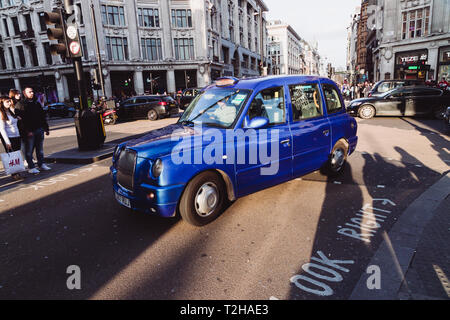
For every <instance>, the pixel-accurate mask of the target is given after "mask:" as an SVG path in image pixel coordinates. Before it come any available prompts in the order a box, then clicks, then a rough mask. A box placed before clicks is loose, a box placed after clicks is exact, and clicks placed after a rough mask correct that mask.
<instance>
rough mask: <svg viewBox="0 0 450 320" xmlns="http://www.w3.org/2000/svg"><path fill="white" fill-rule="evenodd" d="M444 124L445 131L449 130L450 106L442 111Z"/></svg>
mask: <svg viewBox="0 0 450 320" xmlns="http://www.w3.org/2000/svg"><path fill="white" fill-rule="evenodd" d="M444 125H445V128H446V129H447V131H449V130H450V106H449V107H447V109H446V110H445V113H444Z"/></svg>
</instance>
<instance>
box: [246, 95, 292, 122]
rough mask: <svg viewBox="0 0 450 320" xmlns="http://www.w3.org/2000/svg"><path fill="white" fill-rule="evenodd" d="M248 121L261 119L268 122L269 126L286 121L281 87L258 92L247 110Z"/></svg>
mask: <svg viewBox="0 0 450 320" xmlns="http://www.w3.org/2000/svg"><path fill="white" fill-rule="evenodd" d="M248 117H249V119H250V120H251V119H253V118H256V117H263V118H267V119H268V120H269V125H275V124H282V123H285V121H286V113H285V101H284V90H283V87H277V88H270V89H265V90H263V91H260V92H259V93H258V94H257V95H256V96H255V97H254V98H253V101H252V103H251V105H250V107H249V109H248Z"/></svg>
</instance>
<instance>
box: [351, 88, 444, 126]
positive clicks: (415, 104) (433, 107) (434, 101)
mask: <svg viewBox="0 0 450 320" xmlns="http://www.w3.org/2000/svg"><path fill="white" fill-rule="evenodd" d="M447 105H450V94H448V93H447V92H444V91H442V90H440V89H436V88H431V87H425V86H415V87H401V88H397V89H394V90H391V91H388V92H386V93H385V94H383V95H381V96H378V97H369V98H362V99H356V100H353V101H351V102H350V104H349V106H348V107H347V112H348V113H349V114H351V115H354V116H359V117H360V118H363V119H370V118H373V117H374V116H375V115H380V116H381V115H382V116H415V115H431V116H434V117H436V118H439V117H440V116H441V115H442V111H443V109H444V107H446V106H447Z"/></svg>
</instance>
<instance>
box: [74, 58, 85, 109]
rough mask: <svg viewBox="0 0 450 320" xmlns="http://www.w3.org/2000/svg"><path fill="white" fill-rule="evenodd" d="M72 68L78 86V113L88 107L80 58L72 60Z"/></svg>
mask: <svg viewBox="0 0 450 320" xmlns="http://www.w3.org/2000/svg"><path fill="white" fill-rule="evenodd" d="M73 67H74V70H75V76H76V79H77V84H78V92H79V95H80V111H83V110H87V109H88V108H89V106H88V99H87V94H86V81H85V78H84V73H83V64H82V62H81V58H74V59H73Z"/></svg>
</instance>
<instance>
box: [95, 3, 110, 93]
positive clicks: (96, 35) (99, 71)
mask: <svg viewBox="0 0 450 320" xmlns="http://www.w3.org/2000/svg"><path fill="white" fill-rule="evenodd" d="M91 15H92V25H93V27H94V37H95V49H96V51H97V63H98V73H99V78H100V85H101V87H102V94H103V96H105V95H106V94H105V82H104V80H103V70H102V57H101V55H100V45H99V43H98V34H97V22H96V19H95V12H94V3H93V2H91ZM97 96H98V94H97Z"/></svg>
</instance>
